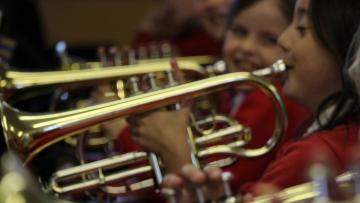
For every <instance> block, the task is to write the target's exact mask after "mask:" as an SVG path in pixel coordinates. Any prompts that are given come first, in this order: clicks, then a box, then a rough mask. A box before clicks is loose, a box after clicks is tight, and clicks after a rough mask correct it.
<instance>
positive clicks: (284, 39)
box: [278, 26, 291, 52]
mask: <svg viewBox="0 0 360 203" xmlns="http://www.w3.org/2000/svg"><path fill="white" fill-rule="evenodd" d="M290 32H291V29H290V26H289V27H288V28H286V30H285V31H284V32H283V33H282V34H281V35H280V37H279V38H278V44H279V46H280V47H281V49H282V50H283V51H284V52H289V50H290V47H291V33H290Z"/></svg>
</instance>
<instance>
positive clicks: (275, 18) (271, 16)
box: [234, 0, 288, 27]
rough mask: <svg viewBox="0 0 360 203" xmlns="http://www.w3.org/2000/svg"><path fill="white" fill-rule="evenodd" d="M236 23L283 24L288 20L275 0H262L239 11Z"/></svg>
mask: <svg viewBox="0 0 360 203" xmlns="http://www.w3.org/2000/svg"><path fill="white" fill-rule="evenodd" d="M234 23H246V24H252V25H261V26H264V25H267V26H266V27H268V26H277V25H280V26H283V25H285V26H286V25H287V24H288V22H287V20H286V18H285V17H284V16H283V14H282V12H281V9H280V7H279V5H278V3H277V2H276V1H275V0H262V1H258V2H257V3H255V4H253V5H251V6H249V7H247V8H245V9H244V10H242V11H240V12H238V13H237V15H236V16H235V19H234Z"/></svg>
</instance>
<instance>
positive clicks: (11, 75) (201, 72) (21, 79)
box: [0, 60, 208, 90]
mask: <svg viewBox="0 0 360 203" xmlns="http://www.w3.org/2000/svg"><path fill="white" fill-rule="evenodd" d="M178 63H179V67H180V69H182V70H183V71H185V72H188V73H189V74H190V75H191V74H195V75H197V76H199V77H201V78H203V77H206V76H207V75H208V74H207V73H206V72H205V69H204V68H203V67H201V66H200V65H199V64H198V63H197V62H194V61H190V60H179V61H178ZM91 66H92V68H91V69H82V70H70V71H69V70H60V71H41V72H22V71H5V70H6V69H5V70H4V69H3V70H2V73H1V77H0V88H2V89H3V90H12V89H24V88H28V87H34V86H46V85H60V84H66V83H77V82H87V81H98V80H111V79H121V78H125V77H126V78H128V77H130V76H137V75H144V74H147V73H149V72H160V71H166V70H170V63H169V61H165V60H159V61H154V62H151V63H139V64H134V65H124V66H111V67H101V66H100V65H99V63H94V64H93V65H91Z"/></svg>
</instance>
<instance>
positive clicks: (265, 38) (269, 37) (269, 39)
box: [261, 33, 278, 45]
mask: <svg viewBox="0 0 360 203" xmlns="http://www.w3.org/2000/svg"><path fill="white" fill-rule="evenodd" d="M277 39H278V36H276V35H273V34H270V33H267V34H263V35H262V36H261V41H262V42H263V43H264V44H267V45H277Z"/></svg>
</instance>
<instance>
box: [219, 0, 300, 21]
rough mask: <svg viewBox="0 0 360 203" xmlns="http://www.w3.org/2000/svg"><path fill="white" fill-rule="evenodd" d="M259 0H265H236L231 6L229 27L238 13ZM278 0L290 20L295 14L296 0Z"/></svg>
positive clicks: (283, 12)
mask: <svg viewBox="0 0 360 203" xmlns="http://www.w3.org/2000/svg"><path fill="white" fill-rule="evenodd" d="M259 1H263V0H235V1H234V3H233V4H232V6H231V8H230V12H229V15H228V19H227V23H226V25H227V27H229V26H231V24H232V23H233V21H234V19H235V17H236V15H237V14H238V13H240V12H241V11H243V10H244V9H246V8H248V7H250V6H252V5H254V4H256V3H257V2H259ZM276 1H277V3H278V5H279V8H280V10H281V12H282V14H283V15H284V17H285V18H286V19H287V20H288V21H289V22H290V21H291V19H292V16H293V11H294V7H295V2H296V0H276Z"/></svg>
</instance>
